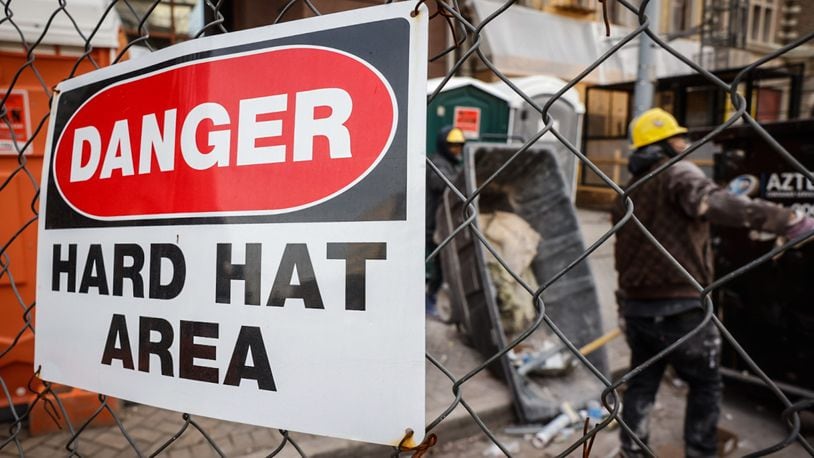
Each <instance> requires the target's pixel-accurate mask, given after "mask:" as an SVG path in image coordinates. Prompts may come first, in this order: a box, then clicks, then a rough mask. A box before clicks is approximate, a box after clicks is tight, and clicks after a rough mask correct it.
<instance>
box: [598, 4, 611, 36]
mask: <svg viewBox="0 0 814 458" xmlns="http://www.w3.org/2000/svg"><path fill="white" fill-rule="evenodd" d="M609 1H610V0H599V3H601V4H602V20H603V21H604V22H605V36H606V37H609V36H610V21H609V20H608V2H609Z"/></svg>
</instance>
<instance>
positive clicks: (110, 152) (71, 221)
mask: <svg viewBox="0 0 814 458" xmlns="http://www.w3.org/2000/svg"><path fill="white" fill-rule="evenodd" d="M413 7H414V6H413V5H407V4H396V5H386V6H381V7H373V8H367V9H364V10H355V11H353V12H352V13H340V14H335V15H330V16H321V17H317V18H312V19H307V20H303V21H297V22H291V23H284V24H280V25H275V26H271V27H266V28H260V29H254V30H250V31H244V32H237V33H232V34H227V35H221V36H217V37H209V38H204V39H201V40H195V41H192V42H188V43H183V44H181V45H178V46H175V47H172V48H168V49H165V50H162V51H158V52H155V53H153V54H150V55H149V56H146V57H144V58H143V59H141V60H136V61H129V62H125V63H122V64H119V65H116V66H113V67H109V68H106V69H102V70H99V71H96V72H93V73H90V74H87V75H83V76H80V77H77V78H74V79H71V80H68V81H66V82H64V83H62V84H61V85H60V86H59V87H58V97H57V98H56V99H55V101H54V104H53V112H52V114H51V119H52V120H53V122H52V124H51V125H50V128H49V145H48V147H47V151H46V156H45V173H43V183H42V188H43V190H44V192H43V197H42V199H41V215H43V216H42V218H40V237H39V252H38V264H37V320H36V325H37V333H36V364H37V365H38V366H41V367H42V369H41V375H42V377H43V378H44V379H46V380H49V381H54V382H58V383H63V384H67V385H73V386H77V387H80V388H84V389H88V390H92V391H97V392H100V393H104V394H109V395H112V396H116V397H120V398H124V399H129V400H133V401H136V402H141V403H145V404H151V405H155V406H159V407H164V408H169V409H174V410H178V411H183V412H188V413H192V414H198V415H205V416H210V417H215V418H222V419H226V420H232V421H239V422H244V423H251V424H257V425H262V426H269V427H276V428H283V429H288V430H294V431H303V432H309V433H315V434H324V435H331V436H337V437H343V438H350V439H357V440H365V441H369V442H377V443H383V444H398V442H399V441H401V439H402V437H403V436H404V434H405V430H406V429H408V428H409V429H412V430H413V431H415V432H416V434H417V436H416V437H415V440H421V437H420V436H421V434H420V433H419V432H420V431H423V429H424V427H423V425H424V322H423V320H424V311H423V305H422V304H423V295H424V294H423V292H424V283H423V281H424V280H423V277H424V275H423V272H424V267H423V264H424V259H423V253H424V252H423V246H424V240H423V229H424V210H423V209H424V191H423V186H424V160H425V159H424V155H423V150H422V145H423V143H424V136H425V132H424V126H425V123H426V118H425V105H424V103H422V100H423V98H422V97H418V96H417V95H418V94H424V93H425V85H426V73H427V72H426V59H427V55H426V47H427V30H426V28H427V22H426V21H427V19H426V17H427V14H426V11H425V10H422V13H421V14H419V15H417V16H416V17H412V16H411V15H410V13H411V12H412V11H413Z"/></svg>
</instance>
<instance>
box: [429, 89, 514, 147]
mask: <svg viewBox="0 0 814 458" xmlns="http://www.w3.org/2000/svg"><path fill="white" fill-rule="evenodd" d="M442 81H443V79H442V78H435V79H431V80H429V81H428V82H427V94H432V93H433V92H435V90H436V89H437V88H438V85H439V84H441V82H442ZM444 126H453V127H458V128H460V129H461V130H462V131H463V132H464V136H466V138H467V139H468V140H484V141H485V140H492V141H506V138H507V135H508V133H509V127H510V126H511V119H510V111H509V101H508V99H507V97H506V95H505V94H504V93H502V92H500V91H498V90H497V89H495V88H494V87H493V86H491V85H489V84H486V83H484V82H483V81H480V80H476V79H474V78H468V77H455V78H451V79H450V80H449V81H448V82H447V84H446V85H444V88H443V89H442V90H441V92H440V93H439V94H438V95H437V96H436V97H435V98H434V99H433V101H432V103H430V104H429V106H428V107H427V155H428V156H430V155H432V154H435V136H436V134H437V133H438V131H440V130H441V128H442V127H444Z"/></svg>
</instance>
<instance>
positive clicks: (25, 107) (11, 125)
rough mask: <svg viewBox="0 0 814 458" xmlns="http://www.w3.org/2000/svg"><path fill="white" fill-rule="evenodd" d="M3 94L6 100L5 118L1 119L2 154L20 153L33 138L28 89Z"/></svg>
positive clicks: (0, 151)
mask: <svg viewBox="0 0 814 458" xmlns="http://www.w3.org/2000/svg"><path fill="white" fill-rule="evenodd" d="M3 96H6V102H5V104H4V108H5V118H3V119H0V154H19V150H21V149H22V148H23V147H24V146H25V144H26V142H27V141H28V140H29V139H30V138H31V109H30V106H29V104H28V91H25V90H18V89H15V90H13V91H11V93H10V94H9V93H5V94H3ZM29 151H30V149H29Z"/></svg>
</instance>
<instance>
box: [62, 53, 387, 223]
mask: <svg viewBox="0 0 814 458" xmlns="http://www.w3.org/2000/svg"><path fill="white" fill-rule="evenodd" d="M395 104H396V102H395V98H394V95H393V92H392V89H391V88H390V86H389V85H388V83H387V82H386V81H385V80H384V78H383V77H382V76H381V75H380V74H379V73H378V71H376V70H375V69H374V68H373V67H371V66H370V65H369V64H367V63H366V62H364V61H362V60H360V59H358V58H356V57H354V56H351V55H349V54H345V53H342V52H339V51H336V50H331V49H327V48H318V47H302V46H297V47H283V48H274V49H271V50H265V51H262V52H257V53H253V54H247V55H245V54H244V55H239V56H235V57H225V58H220V59H215V60H207V61H203V62H201V61H196V62H192V63H188V64H182V65H179V66H175V67H171V68H169V69H165V70H161V71H158V72H156V73H151V74H148V75H145V76H140V77H137V78H134V79H130V80H126V81H123V82H121V83H117V84H115V85H113V86H110V87H108V88H106V89H104V90H103V91H101V92H99V93H98V94H96V95H94V96H93V97H92V98H90V99H89V100H88V101H87V102H85V104H84V105H82V106H81V107H80V108H79V110H78V111H77V112H76V113H75V114H74V115H73V117H72V118H71V119H70V121H69V122H68V124H67V125H66V127H65V129H64V130H63V132H62V135H61V136H60V138H59V141H58V142H57V147H56V150H55V154H56V157H55V159H54V174H55V177H56V182H57V186H58V187H59V189H60V191H61V193H62V195H63V196H64V197H65V199H66V200H67V201H68V202H69V203H70V204H71V205H72V206H73V207H74V208H75V209H76V210H77V211H79V212H81V213H83V214H85V215H88V216H91V217H95V218H99V219H119V218H122V219H129V218H142V217H146V218H151V217H164V216H195V215H201V214H254V213H256V214H273V213H283V212H288V211H292V210H297V209H301V208H305V207H308V206H311V205H314V204H317V203H320V202H323V201H325V200H327V199H330V198H331V197H333V196H336V195H338V194H340V193H342V192H343V191H345V190H347V189H348V188H350V187H351V186H353V185H354V184H355V183H357V182H358V181H359V180H361V179H362V178H363V177H364V176H366V175H367V174H368V173H369V172H370V171H371V170H372V169H373V168H374V167H375V165H376V164H377V163H378V162H379V160H380V159H381V158H382V156H383V155H384V154H385V152H386V151H387V148H388V146H389V145H390V142H391V140H392V137H393V134H394V132H395V127H396V106H395Z"/></svg>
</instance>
